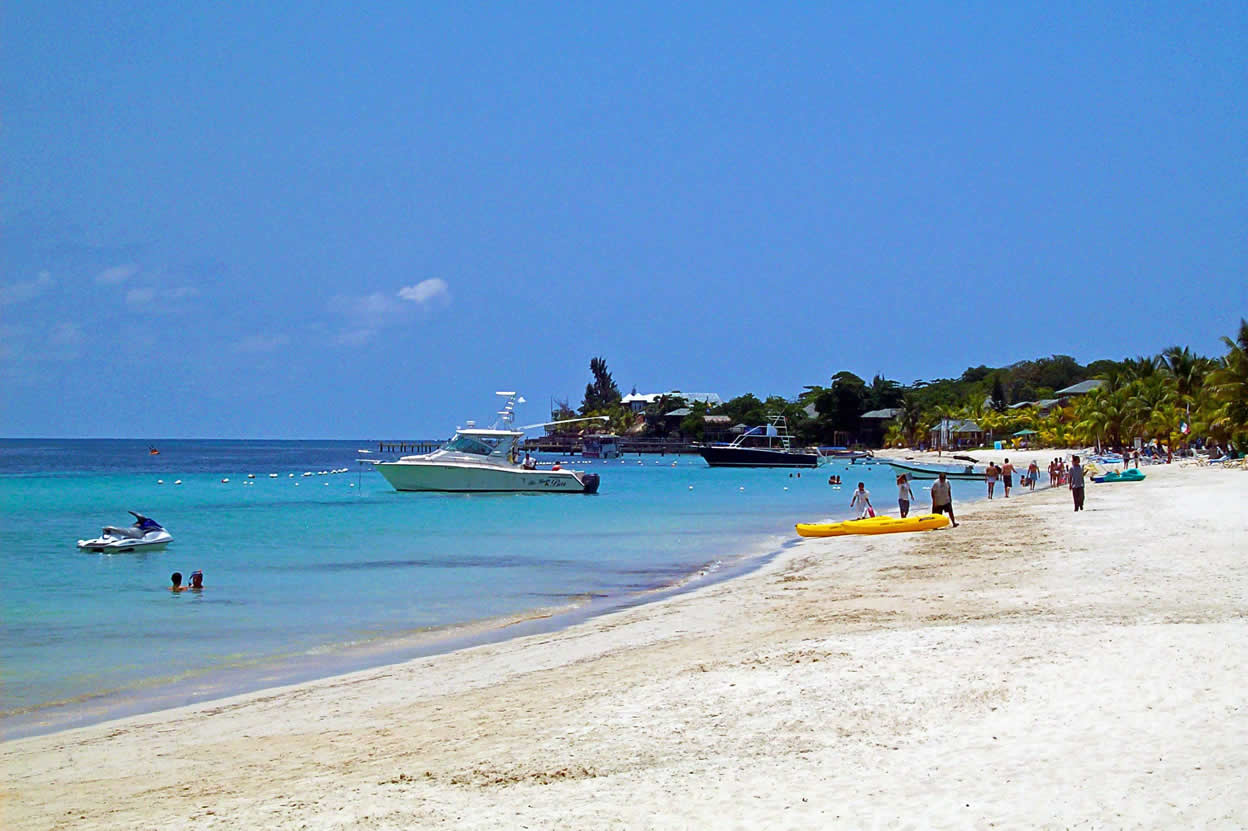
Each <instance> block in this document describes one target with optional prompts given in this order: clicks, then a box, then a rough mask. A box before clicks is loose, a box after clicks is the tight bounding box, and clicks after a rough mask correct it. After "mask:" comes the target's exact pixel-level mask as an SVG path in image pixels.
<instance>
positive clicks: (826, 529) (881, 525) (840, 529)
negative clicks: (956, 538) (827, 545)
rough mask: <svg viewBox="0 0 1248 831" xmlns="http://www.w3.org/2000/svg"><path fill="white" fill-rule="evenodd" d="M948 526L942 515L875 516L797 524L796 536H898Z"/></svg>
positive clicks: (946, 519)
mask: <svg viewBox="0 0 1248 831" xmlns="http://www.w3.org/2000/svg"><path fill="white" fill-rule="evenodd" d="M948 524H949V517H947V516H944V515H942V514H922V515H920V516H911V517H906V518H905V519H901V518H900V517H895V516H877V517H871V518H870V519H847V520H845V521H844V522H826V523H804V522H799V523H798V524H797V526H796V527H797V533H798V536H802V537H843V536H846V535H850V534H899V533H902V532H905V531H932V530H935V529H936V528H944V527H945V526H946V525H948Z"/></svg>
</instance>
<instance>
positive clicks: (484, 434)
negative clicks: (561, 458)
mask: <svg viewBox="0 0 1248 831" xmlns="http://www.w3.org/2000/svg"><path fill="white" fill-rule="evenodd" d="M496 394H497V395H500V396H503V397H505V398H506V399H507V403H506V404H505V405H504V406H503V409H502V410H500V411H499V413H498V414H499V416H500V418H499V420H498V421H497V422H496V423H495V425H494V426H493V427H490V428H478V427H476V426H474V425H473V423H472V422H468V426H467V427H461V428H459V429H458V430H456V431H455V436H454V437H453V438H452V439H451V440H450V441H448V442H447V443H446V444H444V445H443V446H442V447H440V448H438V449H437V450H435V451H433V452H432V453H424V454H422V455H419V456H403V457H402V458H400V459H398V460H396V461H390V462H386V461H377V462H374V464H373V466H374V467H375V468H376V469H377V472H378V473H380V474H381V475H382V476H384V477H385V478H386V481H387V482H389V483H390V484H391V486H392V487H393V488H394V489H395V490H396V491H445V492H457V493H458V492H470V493H471V492H517V493H519V492H536V493H597V491H598V475H597V474H595V473H585V472H584V471H580V470H568V469H565V468H562V467H560V466H559V465H555V466H554V467H552V468H548V469H544V470H537V469H536V467H534V466H532V465H531V464H525V463H522V462H521V460H520V459H519V453H518V447H517V445H518V444H519V442H520V440H521V439H523V438H524V431H525V430H531V429H533V428H536V427H546V426H548V425H552V424H567V423H570V422H575V421H593V420H597V419H596V418H593V419H591V418H574V419H566V420H563V421H551V422H546V423H544V424H530V425H527V426H525V427H515V426H514V424H513V422H514V420H515V407H516V404H517V403H521V404H522V403H524V399H523V398H519V399H517V396H516V394H515V393H514V392H499V393H496Z"/></svg>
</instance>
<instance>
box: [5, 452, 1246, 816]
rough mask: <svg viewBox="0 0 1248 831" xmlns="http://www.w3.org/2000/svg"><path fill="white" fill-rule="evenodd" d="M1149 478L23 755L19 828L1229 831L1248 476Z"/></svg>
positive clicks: (979, 512)
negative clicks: (1074, 507) (1175, 830)
mask: <svg viewBox="0 0 1248 831" xmlns="http://www.w3.org/2000/svg"><path fill="white" fill-rule="evenodd" d="M1149 473H1150V476H1149V479H1148V480H1146V481H1145V482H1141V483H1132V484H1121V485H1104V486H1092V487H1091V488H1090V490H1089V496H1088V510H1087V511H1086V512H1085V513H1082V514H1073V513H1072V512H1071V510H1070V505H1069V497H1068V495H1067V493H1066V492H1065V490H1064V489H1058V490H1057V491H1056V492H1054V491H1043V492H1037V493H1036V494H1035V495H1034V496H1030V495H1029V498H1027V499H1011V500H1009V501H1008V502H1007V501H1005V500H994V501H993V502H988V501H987V500H978V501H975V502H974V503H968V504H967V505H966V507H965V509H964V510H961V511H959V522H960V523H962V527H961V528H959V529H957V530H953V529H945V530H941V531H935V532H927V533H923V534H898V535H889V536H885V537H861V538H834V539H830V540H805V541H802V542H800V543H797V544H795V545H792V546H791V547H789V548H787V549H785V550H783V551H781V552H779V553H778V554H777V555H776V556H775V557H774V558H772V559H771V560H770V561H769V562H767V563H766V564H764V565H762V566H761V567H759V568H758V569H756V570H753V571H751V572H749V573H748V574H746V575H744V576H741V577H739V578H736V579H732V580H725V581H721V582H718V583H714V584H704V585H698V586H697V587H696V588H694V589H693V590H691V591H686V592H682V593H679V594H675V595H674V596H671V597H667V598H663V599H661V600H657V601H655V602H651V603H645V604H643V605H639V606H635V607H632V608H627V609H623V610H619V611H614V612H612V613H610V614H605V615H602V616H599V617H595V618H593V619H591V620H588V621H586V622H584V623H581V624H578V625H575V626H571V627H568V628H565V629H561V630H559V631H556V632H553V633H547V634H537V635H526V636H523V637H519V638H512V639H508V640H505V641H502V642H498V643H493V644H487V645H482V646H476V647H471V648H468V649H463V650H460V651H458V652H452V653H446V654H442V655H438V656H435V657H430V658H421V659H416V660H413V661H409V662H407V663H404V664H398V665H390V666H385V667H381V668H378V669H372V670H364V671H361V672H356V673H352V674H349V675H345V676H337V677H334V678H328V679H322V680H320V681H314V682H310V683H306V684H299V685H295V686H289V687H282V688H276V689H269V690H266V691H263V692H259V693H250V694H246V695H241V696H235V697H232V698H228V699H222V700H218V701H214V702H211V703H208V704H197V705H192V706H189V707H184V708H178V709H175V710H166V711H162V712H160V713H158V714H155V715H146V716H136V717H131V718H127V719H122V720H119V721H113V722H109V723H106V724H100V725H95V726H92V727H87V728H79V729H75V730H70V731H63V732H59V733H55V734H51V735H46V736H40V737H34V738H28V739H17V740H11V741H8V742H5V743H4V744H3V746H2V752H3V758H4V767H5V779H6V798H5V806H6V820H7V824H8V825H9V827H14V828H25V827H30V828H36V827H39V828H48V827H69V826H71V825H73V826H74V827H76V828H82V827H116V826H119V825H126V826H129V825H137V824H143V825H168V824H177V823H182V824H186V823H190V822H191V821H195V822H196V824H203V825H205V827H222V828H224V827H238V826H240V825H247V826H263V827H300V826H302V825H303V824H305V823H307V824H309V825H313V826H317V827H411V826H413V825H432V824H448V825H453V826H456V827H480V828H487V827H499V826H503V825H517V824H526V825H530V826H531V827H556V828H585V827H654V826H673V825H677V826H682V827H683V826H689V827H709V826H710V825H713V824H715V823H717V822H723V821H724V819H725V818H726V817H731V818H733V819H735V820H736V821H737V822H739V823H740V824H742V825H748V826H753V827H757V826H769V827H777V826H779V827H812V826H817V825H833V826H836V825H840V826H848V827H860V826H863V825H869V824H882V825H891V824H904V823H907V822H909V823H914V822H916V821H918V820H920V819H922V820H923V822H920V823H919V824H923V825H929V826H930V825H959V826H965V825H976V824H988V823H992V822H995V823H1001V824H1005V825H1027V826H1034V825H1043V824H1059V825H1071V824H1077V823H1079V822H1086V821H1089V820H1090V821H1092V822H1093V824H1095V823H1096V822H1097V821H1098V820H1099V821H1102V822H1110V823H1114V824H1121V825H1143V826H1158V827H1167V826H1169V827H1174V826H1176V825H1187V826H1193V825H1210V824H1225V825H1234V824H1243V823H1245V822H1246V821H1248V805H1246V804H1245V803H1246V800H1245V799H1244V797H1243V796H1242V795H1241V793H1240V790H1241V788H1240V783H1241V782H1242V780H1243V778H1244V777H1245V775H1246V774H1248V728H1245V726H1244V725H1245V721H1244V718H1243V713H1244V712H1245V711H1246V710H1248V694H1246V693H1245V692H1243V691H1242V690H1241V686H1242V685H1241V684H1240V683H1239V679H1240V678H1242V676H1243V673H1244V671H1245V669H1248V637H1245V635H1248V626H1246V623H1245V621H1246V620H1248V594H1246V593H1245V589H1246V587H1248V564H1246V563H1245V557H1244V542H1243V540H1245V539H1248V518H1246V517H1245V515H1244V514H1243V511H1242V508H1241V507H1240V506H1241V505H1242V503H1243V499H1244V498H1245V497H1248V478H1245V477H1243V476H1242V475H1241V474H1242V471H1219V470H1212V469H1200V468H1195V467H1186V466H1182V465H1173V466H1168V468H1167V466H1157V468H1156V475H1153V471H1152V470H1150V471H1149ZM955 499H956V497H955ZM957 504H960V503H958V502H955V506H956V505H957Z"/></svg>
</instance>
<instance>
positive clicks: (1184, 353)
mask: <svg viewBox="0 0 1248 831" xmlns="http://www.w3.org/2000/svg"><path fill="white" fill-rule="evenodd" d="M1161 360H1162V362H1163V363H1164V364H1165V367H1166V369H1167V370H1168V371H1169V372H1170V375H1171V376H1172V377H1173V378H1174V383H1175V386H1176V387H1177V388H1178V390H1179V395H1181V396H1183V397H1184V398H1191V397H1192V396H1193V395H1194V394H1195V392H1196V390H1198V389H1200V384H1201V381H1202V380H1203V375H1204V373H1203V372H1202V370H1203V369H1204V367H1202V366H1201V363H1202V361H1203V359H1202V358H1201V357H1200V356H1199V355H1197V354H1195V353H1194V352H1192V350H1190V349H1188V348H1187V347H1186V346H1183V347H1179V346H1171V347H1170V348H1169V349H1167V350H1165V351H1164V352H1162V353H1161Z"/></svg>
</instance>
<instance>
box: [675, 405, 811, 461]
mask: <svg viewBox="0 0 1248 831" xmlns="http://www.w3.org/2000/svg"><path fill="white" fill-rule="evenodd" d="M698 453H699V454H700V455H701V456H702V458H703V459H705V460H706V463H707V464H708V465H710V466H711V467H818V466H819V454H818V453H816V452H815V451H814V450H813V449H805V448H794V447H793V446H792V438H791V437H790V435H789V425H788V421H787V420H786V419H785V417H784V416H783V415H778V416H775V417H773V418H772V419H771V423H769V424H760V425H759V426H757V427H751V428H750V429H748V430H746V431H745V432H744V433H742V434H741V435H739V436H737V437H736V438H735V439H733V440H732V443H731V444H708V445H704V446H703V447H701V448H699V449H698Z"/></svg>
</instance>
